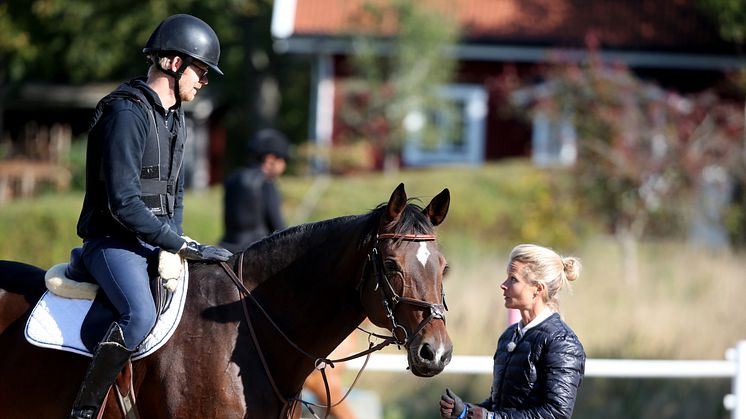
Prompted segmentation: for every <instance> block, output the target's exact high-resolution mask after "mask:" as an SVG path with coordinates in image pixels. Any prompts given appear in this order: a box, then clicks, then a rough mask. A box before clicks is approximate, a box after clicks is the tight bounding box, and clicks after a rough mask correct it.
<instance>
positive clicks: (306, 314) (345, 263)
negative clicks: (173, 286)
mask: <svg viewBox="0 0 746 419" xmlns="http://www.w3.org/2000/svg"><path fill="white" fill-rule="evenodd" d="M449 204H450V194H449V192H448V189H444V190H443V191H442V192H441V193H439V194H438V195H436V196H435V197H434V198H433V199H432V200H431V201H430V203H429V204H428V205H427V206H426V207H425V208H422V207H420V206H419V205H417V204H415V203H413V202H412V200H409V199H408V198H407V195H406V192H405V190H404V185H403V184H400V185H399V186H398V187H397V188H396V189H395V190H394V192H393V193H392V194H391V197H390V199H389V201H388V203H386V204H382V205H380V206H378V207H377V208H375V209H373V210H371V211H370V212H368V213H366V214H362V215H353V216H343V217H339V218H333V219H330V220H325V221H320V222H315V223H308V224H303V225H300V226H296V227H291V228H288V229H286V230H283V231H281V232H277V233H275V234H273V235H271V236H269V237H267V238H265V239H263V240H261V241H259V242H257V243H254V244H252V245H251V246H250V247H248V248H247V249H246V250H245V251H243V252H240V253H237V254H236V255H234V256H233V257H232V258H231V259H230V260H229V261H228V262H226V263H225V264H223V265H221V264H209V263H195V262H190V264H189V270H190V273H189V282H190V283H189V289H188V292H187V297H186V307H185V310H184V314H183V316H182V319H181V323H180V326H179V328H178V329H177V330H176V332H175V333H174V335H173V336H172V337H171V339H170V340H169V342H168V343H167V344H166V345H164V346H163V347H162V348H160V349H159V350H158V351H157V352H155V353H154V354H152V355H149V356H147V357H145V358H143V359H140V360H138V361H135V362H133V377H134V378H133V382H134V390H135V394H136V400H137V409H138V411H139V415H140V417H141V418H157V419H160V418H163V419H165V418H179V419H190V418H195V419H196V418H199V419H204V418H262V419H264V418H298V417H299V416H300V412H301V409H300V404H299V399H298V397H299V394H300V391H301V388H302V385H303V382H304V380H305V378H306V377H307V376H308V375H309V374H310V373H311V372H312V371H313V370H314V368H315V367H318V368H320V367H323V366H324V365H328V364H329V363H331V360H328V359H326V358H324V357H325V356H327V354H329V353H330V352H331V351H332V350H333V349H334V348H335V347H336V346H337V345H338V344H339V343H340V342H342V341H343V340H344V339H345V337H347V336H348V335H349V334H350V333H351V332H352V331H354V329H355V328H356V327H357V326H358V325H359V324H360V323H361V322H362V321H363V320H364V319H365V318H366V317H368V318H369V319H370V321H371V322H372V323H373V324H375V325H376V326H379V327H381V328H385V329H387V330H389V331H390V333H391V335H392V336H391V337H389V338H388V339H389V340H390V341H395V343H397V344H398V345H400V346H403V347H404V348H405V350H406V354H407V359H408V363H409V369H410V370H411V372H412V373H413V374H414V375H415V376H419V377H430V376H434V375H436V374H438V373H440V372H441V371H442V370H443V368H444V367H445V366H446V365H447V364H448V362H449V361H450V358H451V353H452V349H453V346H452V343H451V340H450V337H449V336H448V332H447V330H446V325H445V317H444V310H445V307H444V304H445V302H444V293H443V283H442V281H443V274H444V271H445V269H446V259H445V257H444V256H443V254H442V253H441V251H440V249H439V247H438V245H437V241H436V239H435V235H434V232H433V230H434V227H435V226H437V225H439V224H440V223H441V222H443V220H444V218H445V217H446V214H447V212H448V208H449ZM43 276H44V270H42V269H40V268H37V267H34V266H31V265H27V264H23V263H20V262H12V261H0V418H3V419H26V418H31V417H38V418H62V417H66V415H67V414H68V413H69V411H70V408H71V406H72V403H73V400H74V398H75V395H76V392H77V389H78V386H79V384H80V382H81V381H82V379H83V373H84V370H85V368H86V366H87V364H88V362H89V359H88V358H87V357H84V356H81V355H76V354H72V353H68V352H62V351H57V350H51V349H44V348H40V347H37V346H32V345H30V344H29V343H27V342H26V340H25V339H24V325H25V323H26V320H27V318H28V316H29V313H30V311H31V309H32V308H33V306H34V304H35V303H36V301H37V300H38V299H39V298H40V296H41V294H42V293H43V292H44V290H45V287H44V279H43ZM231 278H233V279H231ZM115 399H116V398H115V397H109V400H108V402H107V408H106V410H105V412H104V417H106V418H119V417H121V416H122V414H121V413H120V411H119V409H118V408H117V403H116V401H115Z"/></svg>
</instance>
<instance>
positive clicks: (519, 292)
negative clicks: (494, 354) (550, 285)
mask: <svg viewBox="0 0 746 419" xmlns="http://www.w3.org/2000/svg"><path fill="white" fill-rule="evenodd" d="M524 267H525V264H524V263H522V262H518V261H515V260H514V261H511V262H510V264H508V278H507V279H505V281H503V283H502V284H500V289H501V290H502V291H503V297H504V298H505V307H506V308H514V309H517V310H528V309H530V308H531V307H533V305H534V300H535V297H536V296H537V295H538V292H539V289H538V287H537V286H536V285H531V283H530V282H529V281H528V279H527V278H526V275H525V274H524Z"/></svg>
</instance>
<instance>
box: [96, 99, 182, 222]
mask: <svg viewBox="0 0 746 419" xmlns="http://www.w3.org/2000/svg"><path fill="white" fill-rule="evenodd" d="M121 99H126V100H130V101H132V102H134V103H137V104H138V105H140V106H141V107H142V108H143V110H144V112H145V114H146V115H147V118H148V121H149V124H148V138H147V140H146V143H145V151H144V153H143V157H142V168H141V170H140V186H141V195H140V198H141V199H142V201H143V202H144V203H145V205H146V206H147V207H148V209H150V211H151V212H152V213H153V214H154V215H157V216H161V215H168V216H173V214H174V206H175V203H176V187H177V185H176V183H177V180H178V177H179V171H180V170H181V166H182V163H183V160H184V141H185V139H186V124H185V121H184V110H183V109H181V108H179V110H178V114H177V115H175V117H174V118H173V121H174V123H173V126H172V127H171V128H169V127H167V126H166V123H165V120H164V118H163V117H161V116H159V115H157V113H156V112H157V111H156V110H155V109H154V108H153V106H152V105H151V104H150V102H149V101H148V99H147V98H146V97H145V95H144V94H143V93H142V92H141V91H140V90H139V89H137V88H134V87H131V86H129V85H127V84H123V85H121V86H119V88H117V90H115V91H113V92H112V93H110V94H109V95H107V96H106V97H104V98H103V99H101V101H100V102H99V104H98V106H96V110H95V113H94V117H93V122H92V123H91V128H92V127H94V126H95V125H96V123H97V122H98V120H99V119H100V118H101V115H102V114H103V111H104V108H105V107H106V106H107V105H109V104H111V103H112V102H114V101H115V100H121ZM100 174H101V177H100V178H101V180H103V166H102V167H101V168H100Z"/></svg>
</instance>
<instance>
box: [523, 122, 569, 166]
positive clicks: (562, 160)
mask: <svg viewBox="0 0 746 419" xmlns="http://www.w3.org/2000/svg"><path fill="white" fill-rule="evenodd" d="M577 157H578V146H577V134H576V131H575V125H573V123H572V119H571V118H570V117H569V116H563V117H560V118H559V119H552V118H551V117H549V116H548V115H547V114H546V113H545V112H542V111H538V112H536V113H535V114H534V117H533V121H532V127H531V161H533V163H534V164H535V165H536V166H539V167H569V166H572V165H574V164H575V160H576V159H577Z"/></svg>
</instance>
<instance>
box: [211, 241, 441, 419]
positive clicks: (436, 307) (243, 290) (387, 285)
mask: <svg viewBox="0 0 746 419" xmlns="http://www.w3.org/2000/svg"><path fill="white" fill-rule="evenodd" d="M385 239H396V240H403V241H435V236H434V235H432V234H399V233H383V234H378V235H377V236H376V242H375V244H374V245H373V248H372V249H371V251H370V253H368V256H367V261H366V263H371V269H372V270H373V274H374V277H375V279H376V285H375V288H374V290H373V291H377V290H378V289H382V290H383V293H382V295H381V298H382V304H383V308H384V310H385V311H386V317H387V318H388V319H389V320H390V322H391V336H382V335H378V334H375V333H371V332H367V331H365V330H363V329H360V328H359V327H358V329H360V330H363V332H365V333H367V334H368V335H369V336H372V337H376V338H380V339H383V340H382V342H380V343H378V344H376V345H374V344H373V343H372V342H371V343H370V344H369V346H368V349H366V350H364V351H361V352H358V353H356V354H353V355H350V356H347V357H344V358H340V359H334V360H332V359H328V358H323V357H317V356H314V355H312V354H309V353H308V352H306V351H305V350H303V349H302V348H301V347H300V346H298V345H297V344H296V343H295V342H293V340H292V339H290V338H289V337H288V336H287V335H286V334H285V333H284V332H283V331H282V329H281V328H280V327H279V326H278V325H277V324H276V323H275V322H274V321H273V320H272V318H271V317H270V316H269V313H267V312H266V310H264V307H262V306H261V304H259V301H257V300H256V298H255V297H254V295H253V294H252V293H251V291H250V290H249V289H248V288H247V287H246V286H245V285H244V284H243V281H242V278H243V256H244V255H243V253H241V254H240V255H239V257H238V272H237V273H236V272H234V271H233V268H231V266H229V265H228V264H227V263H226V262H220V265H221V266H222V267H223V269H224V270H225V271H226V273H227V274H228V277H229V278H230V279H231V280H232V281H233V283H234V284H235V285H236V287H237V288H238V292H239V295H240V296H242V297H244V298H241V299H240V301H241V307H242V309H243V314H244V318H245V320H246V323H247V325H248V327H249V332H250V334H251V338H252V340H253V342H254V346H255V347H256V348H257V353H258V354H259V358H260V360H261V362H262V365H263V367H264V371H265V373H266V374H267V377H268V378H269V381H270V383H271V384H272V388H273V389H274V392H275V395H276V396H277V398H278V399H279V400H280V401H282V402H283V411H284V412H289V410H287V409H288V406H289V405H290V403H291V402H295V401H298V402H301V403H303V404H305V405H306V406H307V407H308V406H309V405H312V406H317V407H326V415H325V416H324V418H327V417H328V416H329V411H330V410H331V408H332V407H334V406H336V405H338V404H339V403H342V401H344V400H345V399H346V398H347V396H348V395H349V394H350V392H351V391H352V388H353V387H354V386H355V383H356V382H357V380H358V378H359V377H360V375H361V374H362V372H363V369H365V366H366V365H367V363H368V358H369V357H370V354H371V353H373V352H376V351H379V350H381V349H383V348H385V347H386V346H388V345H390V344H392V343H395V344H397V345H403V346H404V347H405V348H408V347H409V344H410V343H411V339H410V336H408V333H407V330H406V329H405V328H404V327H403V326H401V325H399V324H398V323H397V322H396V316H395V315H394V311H395V310H396V307H397V305H398V304H400V303H402V304H410V305H414V306H417V307H424V308H426V309H429V310H430V315H429V316H428V317H427V318H425V319H423V320H422V321H421V322H420V324H419V325H418V326H417V329H415V332H414V333H412V335H411V336H412V337H414V336H416V335H417V334H419V333H420V332H421V331H422V329H423V328H424V327H425V326H426V325H427V324H428V323H429V322H430V321H431V320H433V319H442V320H443V321H444V322H445V311H446V310H447V307H446V305H445V295H444V293H443V291H442V290H441V298H442V299H443V303H442V304H434V303H429V302H427V301H423V300H418V299H415V298H410V297H403V296H400V295H399V294H398V293H397V292H396V291H395V290H394V288H393V287H392V286H391V282H390V281H389V279H388V277H387V274H389V273H387V272H386V269H385V266H384V264H383V258H382V256H381V252H380V250H379V248H378V243H379V241H380V240H385ZM366 271H367V270H366V269H365V267H364V268H363V278H361V280H360V283H359V284H358V288H360V296H361V299H362V295H363V290H362V288H363V287H362V285H363V283H364V282H365V279H366V278H365V272H366ZM397 274H400V275H402V277H404V273H400V272H397ZM247 299H248V300H251V301H252V302H253V303H254V305H255V306H256V307H257V308H258V309H259V311H260V312H261V313H262V314H263V315H264V317H266V319H267V320H268V321H269V323H270V324H271V325H272V327H274V329H275V330H276V331H277V332H278V333H279V334H280V335H281V336H282V337H283V338H284V339H285V341H287V342H288V344H290V345H291V346H292V347H293V348H295V350H296V351H298V352H299V353H301V354H303V355H304V356H306V357H307V358H309V359H311V360H313V361H314V367H315V368H316V369H318V370H319V371H320V372H321V376H322V378H323V381H324V387H325V389H326V398H327V404H326V405H318V404H315V403H311V402H307V401H304V400H302V399H300V398H299V397H298V395H299V394H300V389H299V390H298V392H297V393H296V396H294V397H286V396H284V395H283V394H282V392H280V389H279V388H278V387H277V384H276V382H275V380H274V378H273V377H272V373H271V372H270V369H269V365H268V364H267V361H266V359H265V358H264V353H263V352H262V349H261V346H260V344H259V339H258V338H257V336H256V333H255V331H254V325H253V323H252V321H251V316H249V309H248V307H247V303H246V300H247ZM397 330H401V331H402V332H403V334H404V336H403V337H401V338H400V337H398V336H397ZM362 356H366V360H365V363H364V364H363V367H362V368H361V369H360V371H359V372H358V373H357V376H356V377H355V380H354V381H353V383H352V385H350V387H349V389H348V391H347V393H346V394H345V395H344V397H342V399H341V400H339V401H338V402H336V403H335V404H333V405H332V404H331V394H330V390H329V384H328V381H327V377H326V373H325V371H324V370H325V368H326V367H327V366H331V367H334V364H335V363H338V362H345V361H350V360H352V359H356V358H359V357H362ZM314 416H315V417H317V416H316V414H315V413H314Z"/></svg>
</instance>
